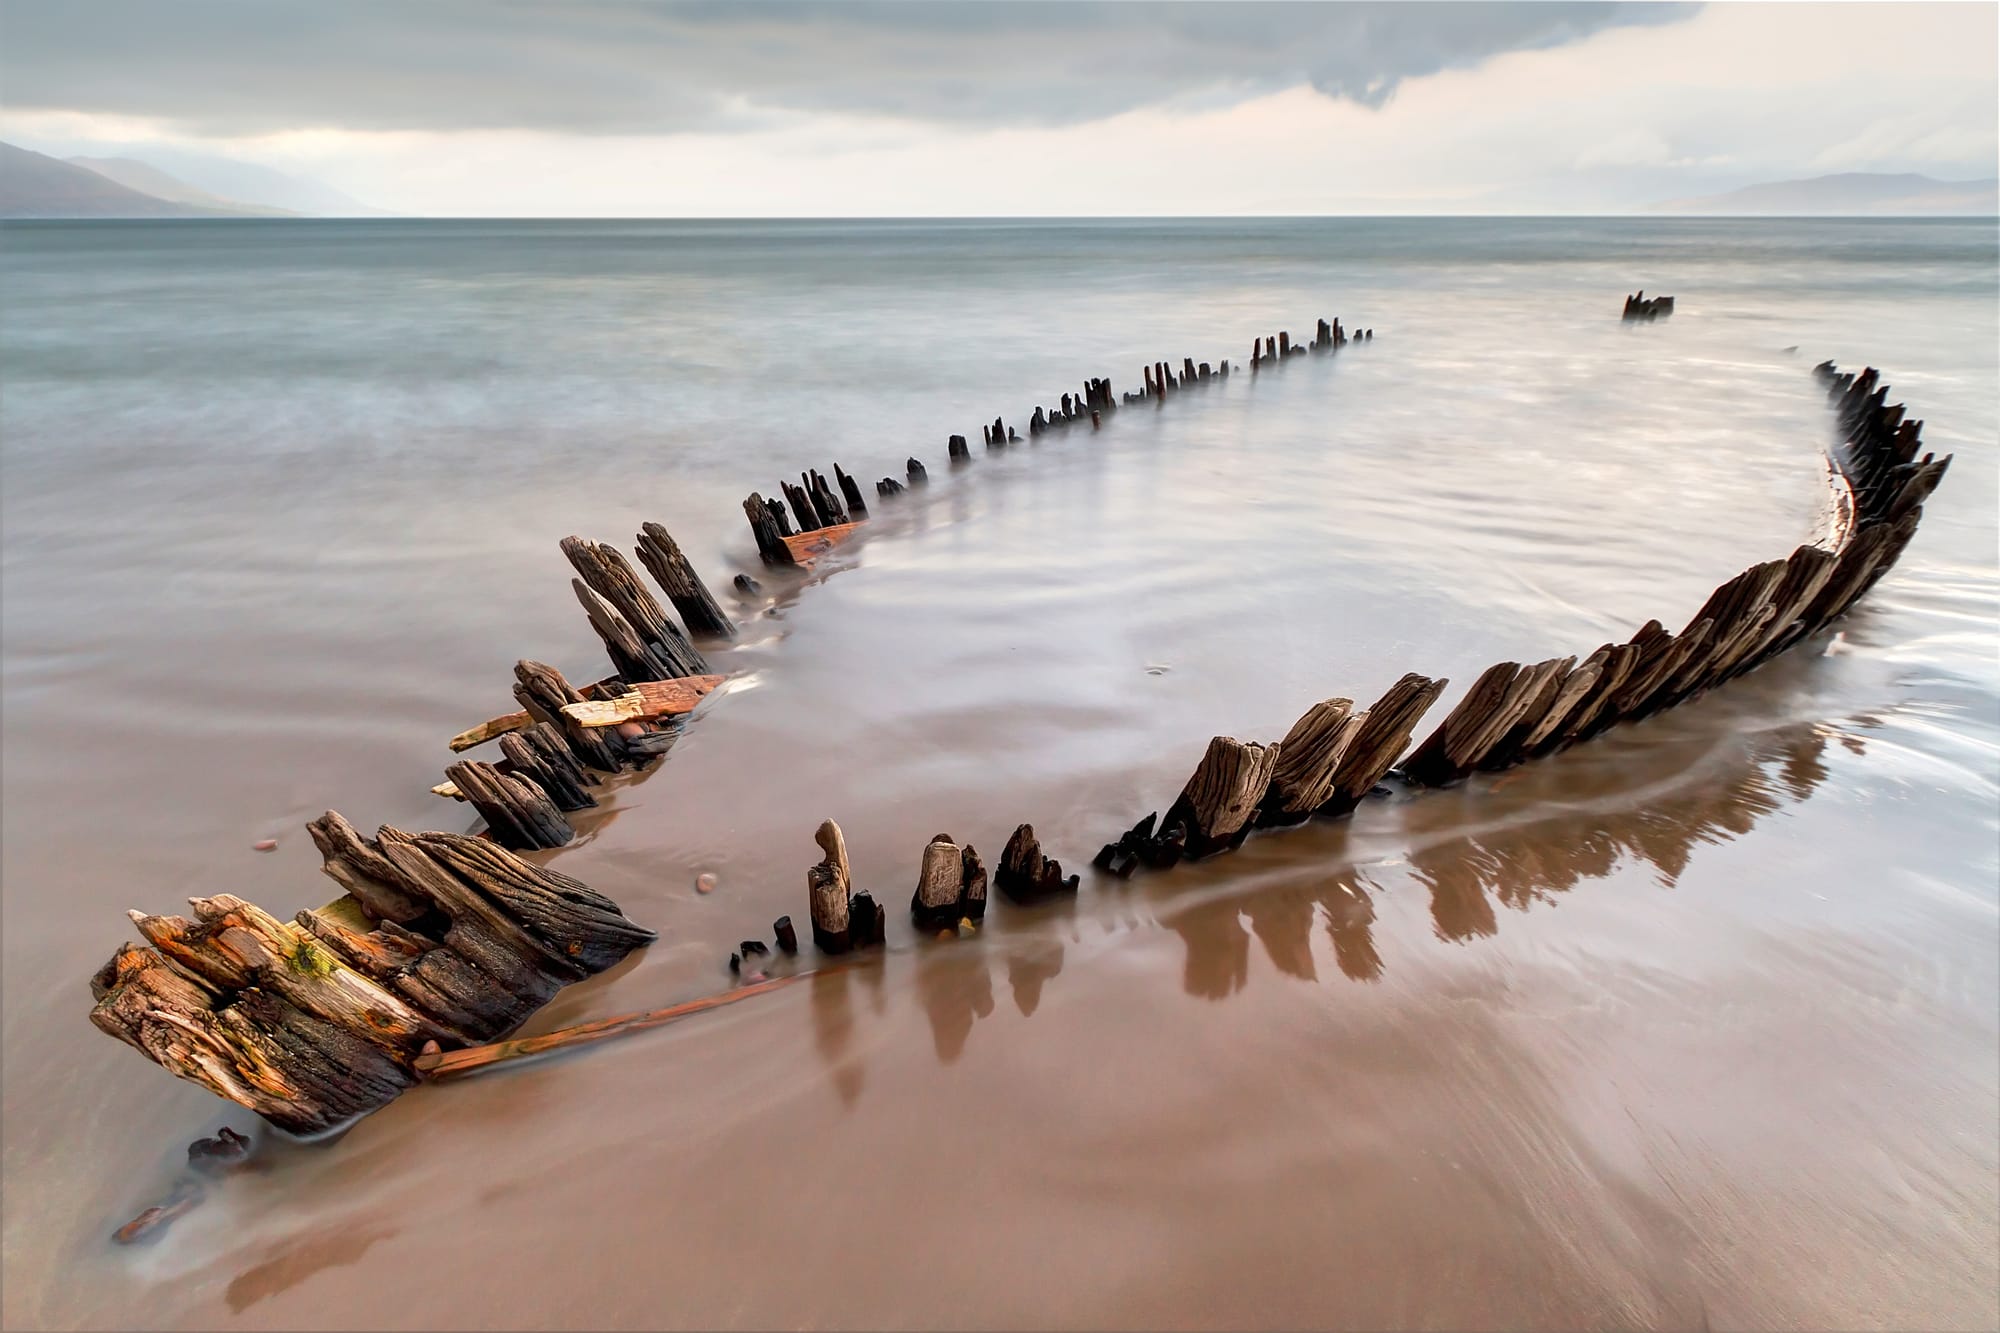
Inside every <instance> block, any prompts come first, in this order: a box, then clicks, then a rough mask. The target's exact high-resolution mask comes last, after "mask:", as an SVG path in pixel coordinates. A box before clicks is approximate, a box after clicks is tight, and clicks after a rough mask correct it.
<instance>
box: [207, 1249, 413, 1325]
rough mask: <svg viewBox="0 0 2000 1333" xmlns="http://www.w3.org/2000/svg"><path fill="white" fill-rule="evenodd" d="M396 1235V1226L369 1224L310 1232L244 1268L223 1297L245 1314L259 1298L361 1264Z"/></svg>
mask: <svg viewBox="0 0 2000 1333" xmlns="http://www.w3.org/2000/svg"><path fill="white" fill-rule="evenodd" d="M395 1234H396V1228H394V1227H370V1228H367V1229H365V1230H362V1231H356V1232H348V1233H333V1234H325V1233H321V1232H312V1233H309V1234H307V1235H305V1236H302V1237H300V1238H299V1239H298V1240H295V1241H293V1242H292V1243H291V1244H289V1245H287V1246H285V1247H284V1248H283V1249H281V1250H279V1251H278V1252H277V1253H276V1254H275V1255H273V1256H272V1257H271V1258H269V1259H266V1260H265V1261H264V1262H262V1263H260V1264H257V1265H255V1266H254V1267H251V1268H246V1269H244V1270H243V1271H242V1272H241V1273H239V1274H237V1275H236V1276H235V1277H234V1278H232V1279H230V1282H229V1289H228V1290H227V1291H226V1292H225V1293H224V1298H225V1299H226V1300H228V1302H229V1308H230V1311H231V1312H232V1313H235V1314H242V1313H243V1312H244V1311H245V1310H247V1309H249V1308H250V1307H251V1306H253V1305H255V1304H256V1303H257V1302H258V1301H261V1300H263V1299H265V1298H266V1297H269V1296H275V1295H277V1294H278V1293H279V1292H281V1291H287V1290H289V1289H291V1288H293V1287H296V1286H297V1285H299V1283H301V1282H304V1281H305V1280H306V1279H307V1278H309V1277H311V1276H313V1275H314V1274H315V1273H323V1272H325V1271H326V1270H327V1269H329V1268H341V1267H344V1266H346V1265H348V1264H357V1263H360V1262H361V1256H362V1255H364V1254H366V1253H367V1252H368V1249H369V1247H370V1246H372V1245H374V1244H375V1243H376V1242H377V1241H383V1240H387V1239H388V1238H389V1237H391V1236H393V1235H395Z"/></svg>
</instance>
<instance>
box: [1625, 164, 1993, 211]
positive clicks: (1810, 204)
mask: <svg viewBox="0 0 2000 1333" xmlns="http://www.w3.org/2000/svg"><path fill="white" fill-rule="evenodd" d="M1651 211H1652V212H1655V213H1712V214H1721V215H1725V216H1730V217H1967V216H1970V217H1992V216H1994V215H1995V214H1996V213H2000V180H1980V181H1941V180H1933V179H1932V178H1931V177H1929V176H1919V175H1915V174H1914V173H1905V174H1901V175H1885V174H1882V173H1879V172H1871V171H1848V172H1843V173H1841V174H1839V175H1835V176H1815V177H1813V178H1812V179H1811V180H1797V181H1771V182H1768V183H1766V184H1762V185H1746V186H1744V187H1743V188H1742V189H1740V190H1731V191H1729V192H1728V193H1727V194H1713V195H1708V196H1706V197H1704V198H1700V199H1674V200H1670V201H1668V202H1667V203H1663V204H1655V205H1653V207H1652V209H1651Z"/></svg>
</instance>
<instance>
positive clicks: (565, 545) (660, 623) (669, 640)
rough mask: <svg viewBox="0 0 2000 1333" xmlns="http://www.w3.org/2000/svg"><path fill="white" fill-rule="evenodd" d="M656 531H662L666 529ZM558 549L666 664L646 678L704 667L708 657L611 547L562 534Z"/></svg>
mask: <svg viewBox="0 0 2000 1333" xmlns="http://www.w3.org/2000/svg"><path fill="white" fill-rule="evenodd" d="M655 526H657V525H655ZM661 532H662V534H663V535H664V533H665V529H661ZM668 540H669V541H671V540H672V538H668ZM562 549H563V554H564V555H566V556H568V557H569V562H570V564H571V565H573V566H575V568H576V572H577V573H578V574H579V575H580V576H582V579H583V582H584V583H586V584H588V585H589V587H590V590H591V591H592V592H594V593H596V594H597V595H598V596H600V597H602V598H603V599H604V600H605V601H606V602H608V603H610V604H611V606H612V607H614V608H615V609H616V610H617V612H618V614H619V615H620V616H622V617H624V619H625V622H626V623H627V624H629V625H630V626H631V627H632V628H633V629H634V630H635V631H637V633H638V635H639V639H640V641H641V642H643V643H644V644H645V645H646V647H647V648H648V649H650V650H651V653H652V656H653V657H655V658H657V659H658V660H659V661H660V662H662V663H664V664H665V665H666V666H667V667H668V668H669V669H668V670H667V671H666V672H664V673H660V674H656V675H650V676H647V677H645V679H648V680H665V679H667V678H669V677H672V676H698V675H701V674H702V673H703V672H705V671H707V670H708V663H707V661H706V660H704V659H703V657H702V655H701V654H700V653H699V652H696V651H695V648H694V645H692V644H690V643H689V642H688V641H687V638H686V636H684V635H683V634H682V633H681V631H680V627H679V626H677V625H675V624H674V622H673V621H672V620H670V619H669V618H668V617H667V612H666V608H664V607H662V606H661V605H660V603H659V600H658V599H657V598H655V597H654V596H653V594H652V593H650V592H648V591H646V585H645V584H644V583H642V582H640V580H639V575H638V574H637V573H636V572H635V571H634V570H633V568H632V566H631V565H629V564H627V563H626V562H625V557H624V556H622V555H620V554H619V553H618V551H617V549H616V548H615V547H611V546H605V545H602V544H600V543H597V542H587V541H585V540H583V538H581V537H565V538H563V540H562ZM683 563H685V561H683ZM697 582H698V580H697Z"/></svg>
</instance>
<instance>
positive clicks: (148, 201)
mask: <svg viewBox="0 0 2000 1333" xmlns="http://www.w3.org/2000/svg"><path fill="white" fill-rule="evenodd" d="M153 157H154V160H152V161H147V160H145V159H142V158H138V157H133V156H119V157H71V158H57V157H50V156H49V155H47V154H46V153H37V152H33V151H32V150H30V149H26V148H19V147H16V146H15V145H13V144H10V143H0V217H8V218H227V217H237V218H241V217H368V216H380V215H381V213H380V210H378V209H373V208H369V207H368V206H367V205H365V204H362V203H359V202H357V201H356V200H354V199H350V198H349V197H347V196H346V195H344V194H341V193H340V192H339V191H337V190H333V189H330V188H328V187H327V186H324V185H321V184H319V183H318V182H315V181H305V180H299V179H297V178H296V177H292V176H287V175H285V174H284V173H282V172H277V171H272V170H271V169H269V168H268V167H258V166H252V165H250V164H248V163H243V162H234V161H231V160H229V159H227V158H210V157H204V156H202V155H200V154H193V153H174V152H171V151H168V152H165V153H159V154H154V155H153ZM170 168H171V170H170Z"/></svg>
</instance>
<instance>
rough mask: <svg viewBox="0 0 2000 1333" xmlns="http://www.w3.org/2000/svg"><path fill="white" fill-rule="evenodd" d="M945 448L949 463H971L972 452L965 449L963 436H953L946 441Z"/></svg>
mask: <svg viewBox="0 0 2000 1333" xmlns="http://www.w3.org/2000/svg"><path fill="white" fill-rule="evenodd" d="M945 448H946V449H947V450H948V451H949V452H950V454H951V461H952V462H954V463H970V462H971V461H972V451H971V450H969V449H967V448H966V446H965V437H964V436H963V435H954V436H952V437H951V438H950V439H949V440H946V441H945Z"/></svg>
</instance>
